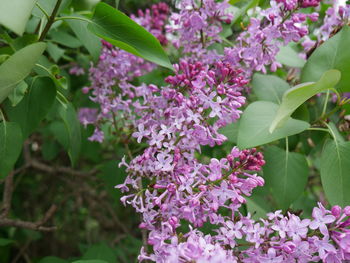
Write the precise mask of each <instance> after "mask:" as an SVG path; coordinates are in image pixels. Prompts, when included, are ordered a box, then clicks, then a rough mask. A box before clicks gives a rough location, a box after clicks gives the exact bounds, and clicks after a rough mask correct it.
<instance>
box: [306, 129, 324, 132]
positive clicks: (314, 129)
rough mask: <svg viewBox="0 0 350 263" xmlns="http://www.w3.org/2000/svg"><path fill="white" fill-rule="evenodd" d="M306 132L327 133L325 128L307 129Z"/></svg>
mask: <svg viewBox="0 0 350 263" xmlns="http://www.w3.org/2000/svg"><path fill="white" fill-rule="evenodd" d="M307 130H308V131H323V132H329V130H328V129H325V128H308V129H307Z"/></svg>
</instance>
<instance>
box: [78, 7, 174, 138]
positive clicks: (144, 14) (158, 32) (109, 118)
mask: <svg viewBox="0 0 350 263" xmlns="http://www.w3.org/2000/svg"><path fill="white" fill-rule="evenodd" d="M168 15H169V7H168V5H167V4H165V3H159V4H155V5H152V7H151V9H146V10H145V11H141V10H140V11H139V12H138V16H136V15H131V18H132V19H133V20H135V21H136V22H137V23H139V24H140V25H142V26H143V27H145V28H146V29H147V30H148V31H150V32H151V33H152V34H153V35H154V36H155V37H157V38H158V40H159V41H160V42H161V43H162V44H166V43H167V40H166V38H165V35H164V33H165V23H166V21H167V19H168ZM155 67H156V65H155V64H153V63H150V62H146V61H145V60H144V59H142V58H140V57H137V56H134V55H132V54H130V53H128V52H126V51H124V50H121V49H118V48H115V47H113V45H111V44H110V43H108V42H106V41H104V40H102V51H101V55H100V57H99V62H98V64H97V65H96V66H95V67H94V66H92V67H91V68H90V70H89V79H90V81H91V85H90V86H89V87H84V88H83V90H82V91H83V93H85V94H87V93H89V92H90V93H91V96H90V99H91V101H93V102H95V103H96V104H97V105H99V108H100V109H99V111H97V110H96V109H89V108H81V109H80V112H79V120H80V122H81V123H82V124H83V125H85V126H86V125H87V124H94V126H95V131H94V134H93V135H92V136H91V137H90V138H89V140H91V141H97V142H100V143H101V142H103V140H104V132H103V131H102V126H103V124H104V123H106V122H109V123H114V122H115V121H116V120H115V119H116V116H117V115H118V113H120V112H123V117H124V118H125V119H132V118H133V114H132V113H131V110H130V105H129V103H130V101H126V100H125V99H124V97H125V96H127V97H130V96H131V94H130V87H129V86H130V82H131V81H132V80H134V79H135V78H136V77H140V76H142V75H145V74H147V73H149V72H151V71H152V70H153V69H154V68H155ZM71 71H72V73H71V74H78V73H80V71H79V70H77V69H75V68H73V69H72V70H71Z"/></svg>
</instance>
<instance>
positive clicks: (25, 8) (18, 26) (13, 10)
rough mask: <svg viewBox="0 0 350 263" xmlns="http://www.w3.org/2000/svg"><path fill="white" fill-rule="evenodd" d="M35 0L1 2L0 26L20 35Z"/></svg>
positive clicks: (4, 0) (6, 0) (2, 0)
mask: <svg viewBox="0 0 350 263" xmlns="http://www.w3.org/2000/svg"><path fill="white" fill-rule="evenodd" d="M36 1H37V0H25V1H23V0H1V1H0V24H3V25H4V26H6V27H7V28H9V29H10V30H12V31H13V32H15V33H16V34H18V35H22V34H23V32H24V29H25V27H26V24H27V21H28V19H29V17H30V14H31V13H32V9H33V7H34V5H35V2H36Z"/></svg>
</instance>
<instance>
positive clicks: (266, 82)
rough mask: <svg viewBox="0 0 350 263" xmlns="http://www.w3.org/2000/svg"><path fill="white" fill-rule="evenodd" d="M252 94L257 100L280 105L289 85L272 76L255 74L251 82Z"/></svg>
mask: <svg viewBox="0 0 350 263" xmlns="http://www.w3.org/2000/svg"><path fill="white" fill-rule="evenodd" d="M252 86H253V92H254V93H255V94H256V96H257V97H258V99H259V100H264V101H271V102H274V103H277V104H281V101H282V96H283V94H284V92H285V91H287V90H288V89H289V84H288V83H287V82H286V81H284V80H283V79H281V78H279V77H276V76H273V75H263V74H259V73H256V74H254V76H253V81H252Z"/></svg>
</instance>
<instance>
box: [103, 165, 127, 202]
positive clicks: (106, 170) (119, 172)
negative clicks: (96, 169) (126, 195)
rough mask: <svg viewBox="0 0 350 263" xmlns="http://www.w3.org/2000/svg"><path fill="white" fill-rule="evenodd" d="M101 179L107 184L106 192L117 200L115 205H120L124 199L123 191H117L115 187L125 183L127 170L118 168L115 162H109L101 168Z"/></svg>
mask: <svg viewBox="0 0 350 263" xmlns="http://www.w3.org/2000/svg"><path fill="white" fill-rule="evenodd" d="M100 177H101V179H102V181H103V182H104V183H105V184H106V187H105V189H106V191H107V192H108V193H109V194H110V196H111V197H112V198H113V199H114V200H115V203H116V204H119V203H120V198H121V197H122V196H121V191H119V190H117V189H115V186H116V185H118V184H122V183H123V182H124V180H125V178H126V173H125V169H123V168H120V167H118V165H117V163H116V162H115V161H109V162H107V163H105V164H103V166H102V167H101V175H100ZM116 190H117V191H116Z"/></svg>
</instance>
